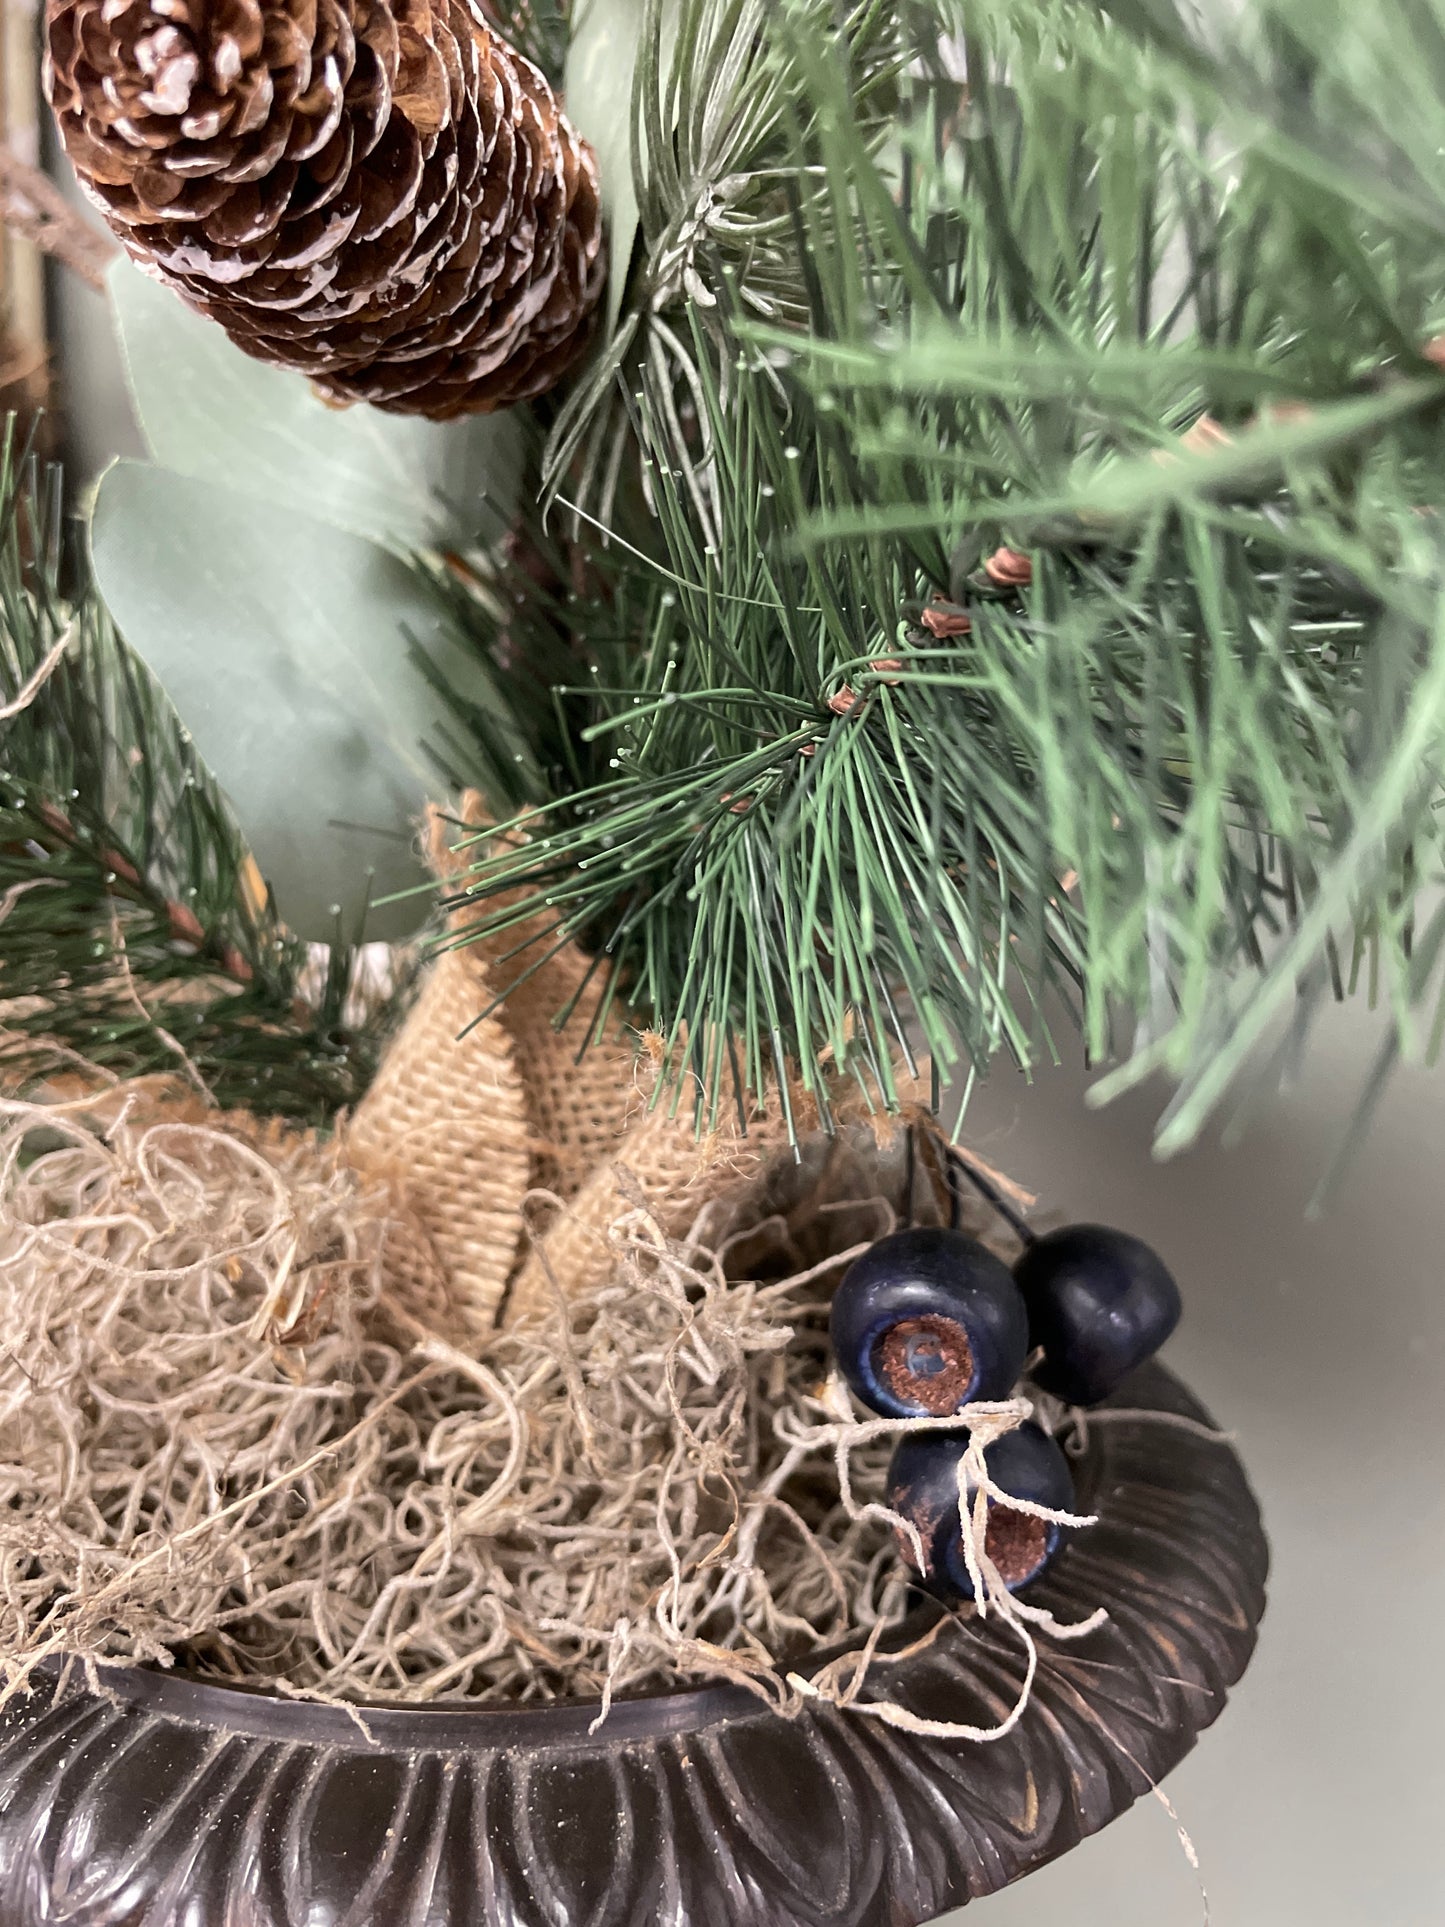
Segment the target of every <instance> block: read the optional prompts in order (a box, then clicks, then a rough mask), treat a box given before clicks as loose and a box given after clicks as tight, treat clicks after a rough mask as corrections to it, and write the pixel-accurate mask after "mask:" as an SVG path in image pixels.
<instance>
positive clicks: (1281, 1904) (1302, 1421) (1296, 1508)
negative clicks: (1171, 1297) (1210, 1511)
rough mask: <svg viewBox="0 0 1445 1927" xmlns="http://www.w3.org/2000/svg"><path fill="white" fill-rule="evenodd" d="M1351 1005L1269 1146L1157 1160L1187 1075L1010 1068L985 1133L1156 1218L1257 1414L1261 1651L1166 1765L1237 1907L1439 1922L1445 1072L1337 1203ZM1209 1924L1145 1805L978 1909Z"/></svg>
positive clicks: (1382, 1925) (1088, 1921)
mask: <svg viewBox="0 0 1445 1927" xmlns="http://www.w3.org/2000/svg"><path fill="white" fill-rule="evenodd" d="M1373 1034H1374V1030H1373V1025H1372V1024H1371V1022H1370V1021H1369V1019H1368V1018H1367V1017H1366V1016H1365V1015H1364V1013H1362V1012H1361V1011H1360V1010H1359V1009H1358V1008H1354V1009H1349V1008H1347V1009H1345V1010H1343V1011H1340V1012H1336V1013H1333V1014H1332V1016H1331V1019H1330V1020H1329V1021H1328V1022H1327V1023H1326V1025H1325V1026H1324V1028H1323V1030H1322V1032H1321V1034H1320V1036H1319V1037H1318V1038H1317V1040H1316V1048H1315V1052H1314V1055H1313V1057H1312V1058H1311V1060H1310V1062H1309V1064H1308V1067H1307V1069H1306V1071H1305V1073H1304V1075H1303V1077H1302V1080H1301V1082H1300V1083H1299V1085H1298V1086H1297V1087H1296V1088H1295V1089H1294V1090H1293V1091H1291V1092H1288V1093H1285V1094H1282V1095H1280V1096H1279V1097H1278V1098H1277V1099H1275V1100H1273V1101H1272V1102H1270V1103H1269V1104H1268V1105H1267V1106H1266V1108H1265V1109H1264V1111H1263V1113H1262V1114H1261V1115H1260V1116H1259V1118H1258V1119H1257V1121H1256V1122H1255V1124H1254V1127H1253V1129H1252V1130H1251V1131H1250V1132H1249V1133H1248V1135H1247V1136H1246V1137H1245V1139H1244V1141H1243V1142H1242V1143H1241V1144H1240V1145H1239V1146H1238V1147H1237V1148H1235V1149H1233V1150H1228V1151H1226V1150H1224V1149H1222V1148H1221V1147H1220V1145H1219V1143H1218V1141H1217V1139H1216V1140H1214V1141H1211V1142H1209V1143H1206V1144H1204V1145H1202V1146H1201V1147H1199V1148H1198V1149H1196V1150H1195V1151H1194V1152H1192V1153H1190V1154H1189V1155H1187V1156H1185V1157H1183V1158H1181V1159H1179V1160H1177V1161H1175V1162H1173V1163H1170V1164H1166V1165H1157V1164H1154V1163H1153V1162H1152V1161H1151V1159H1150V1156H1149V1140H1150V1130H1151V1125H1152V1123H1153V1120H1154V1118H1155V1116H1156V1114H1157V1112H1158V1109H1159V1108H1160V1105H1161V1103H1162V1098H1163V1093H1161V1092H1156V1093H1152V1094H1143V1095H1140V1096H1138V1097H1136V1098H1135V1099H1133V1100H1130V1101H1129V1102H1126V1103H1122V1104H1119V1105H1117V1106H1112V1107H1110V1108H1109V1109H1106V1110H1103V1111H1091V1110H1088V1109H1086V1107H1085V1104H1084V1101H1083V1092H1084V1089H1085V1087H1086V1084H1087V1079H1086V1077H1085V1076H1084V1075H1083V1073H1082V1072H1081V1071H1079V1070H1076V1069H1069V1070H1063V1071H1058V1072H1054V1073H1051V1074H1048V1075H1046V1076H1043V1077H1041V1078H1040V1079H1039V1081H1038V1082H1037V1083H1036V1084H1035V1085H1034V1086H1033V1087H1032V1088H1029V1087H1026V1086H1025V1085H1023V1084H1022V1082H1021V1081H1020V1080H1018V1079H1017V1078H1015V1077H1014V1076H1013V1075H1012V1074H1010V1073H1002V1074H1000V1075H998V1076H996V1077H995V1079H994V1080H993V1082H992V1083H991V1084H990V1086H989V1087H988V1088H986V1090H985V1091H984V1093H983V1095H982V1098H981V1100H980V1101H979V1102H978V1103H977V1105H976V1107H975V1108H974V1110H973V1111H972V1112H971V1114H970V1116H971V1123H972V1129H971V1131H970V1133H969V1136H970V1141H971V1142H973V1143H975V1144H976V1145H977V1146H978V1148H979V1149H980V1150H981V1151H982V1152H983V1153H984V1155H985V1156H987V1157H988V1158H990V1160H991V1161H993V1162H994V1163H996V1164H998V1165H1000V1166H1003V1167H1004V1168H1006V1169H1008V1170H1009V1171H1010V1172H1011V1173H1012V1174H1013V1175H1014V1176H1015V1177H1016V1178H1018V1179H1019V1180H1020V1181H1021V1182H1024V1183H1026V1184H1028V1185H1029V1187H1030V1188H1031V1189H1035V1190H1038V1191H1040V1192H1042V1193H1043V1194H1044V1201H1045V1202H1046V1203H1047V1204H1049V1205H1050V1206H1053V1207H1057V1208H1059V1209H1061V1210H1064V1211H1067V1212H1068V1213H1070V1214H1071V1215H1072V1214H1077V1215H1079V1216H1081V1217H1089V1218H1098V1219H1102V1220H1104V1221H1105V1222H1111V1223H1114V1224H1118V1225H1121V1226H1124V1227H1126V1228H1128V1229H1129V1230H1131V1231H1135V1232H1137V1233H1139V1234H1140V1235H1141V1236H1143V1237H1145V1238H1147V1239H1149V1240H1150V1241H1151V1242H1152V1243H1154V1244H1155V1245H1156V1246H1157V1247H1158V1249H1159V1250H1160V1251H1162V1252H1163V1253H1165V1254H1166V1256H1167V1257H1168V1259H1169V1261H1170V1262H1171V1264H1172V1265H1173V1266H1174V1268H1175V1269H1176V1271H1177V1274H1178V1276H1179V1279H1180V1282H1181V1284H1182V1285H1183V1287H1184V1291H1185V1320H1184V1323H1183V1325H1182V1326H1181V1328H1180V1330H1179V1332H1178V1334H1177V1336H1176V1337H1175V1339H1174V1340H1173V1341H1172V1343H1171V1345H1170V1346H1169V1348H1168V1352H1167V1353H1166V1356H1167V1357H1168V1359H1169V1361H1170V1363H1171V1364H1173V1365H1174V1366H1175V1368H1176V1369H1177V1370H1179V1371H1181V1372H1182V1373H1183V1374H1184V1375H1185V1376H1186V1377H1187V1378H1188V1379H1189V1380H1190V1382H1191V1383H1192V1384H1193V1386H1194V1387H1195V1389H1196V1390H1197V1391H1198V1392H1199V1394H1200V1395H1201V1396H1202V1397H1203V1398H1204V1400H1205V1401H1206V1403H1207V1404H1209V1405H1210V1406H1211V1407H1212V1409H1213V1411H1214V1413H1215V1415H1216V1417H1217V1418H1218V1419H1219V1420H1220V1422H1221V1423H1222V1424H1224V1425H1227V1426H1228V1427H1230V1428H1231V1429H1232V1430H1234V1431H1235V1432H1236V1433H1237V1435H1238V1441H1239V1450H1240V1451H1241V1453H1242V1454H1243V1456H1244V1458H1245V1460H1246V1462H1247V1464H1248V1466H1249V1469H1250V1472H1251V1474H1252V1477H1253V1480H1254V1484H1255V1489H1256V1491H1257V1492H1258V1494H1259V1496H1260V1499H1261V1501H1262V1502H1263V1506H1264V1512H1265V1518H1266V1523H1267V1525H1268V1528H1269V1532H1270V1537H1271V1540H1272V1543H1273V1555H1274V1569H1273V1575H1272V1581H1271V1587H1270V1605H1269V1612H1268V1616H1267V1617H1266V1620H1265V1623H1264V1629H1263V1635H1262V1640H1261V1644H1260V1648H1259V1652H1258V1655H1257V1657H1256V1659H1255V1662H1254V1664H1253V1666H1252V1668H1251V1670H1250V1671H1249V1672H1248V1673H1247V1674H1246V1676H1245V1678H1244V1680H1243V1682H1242V1683H1241V1685H1240V1687H1239V1688H1238V1690H1237V1693H1236V1695H1235V1698H1234V1699H1233V1700H1232V1702H1231V1704H1230V1705H1229V1707H1228V1708H1227V1709H1226V1711H1225V1713H1224V1715H1223V1717H1222V1719H1221V1720H1220V1722H1219V1723H1218V1725H1217V1726H1216V1727H1215V1728H1214V1729H1213V1730H1212V1731H1210V1732H1208V1733H1206V1734H1205V1735H1204V1737H1203V1739H1202V1740H1201V1742H1200V1744H1199V1747H1198V1750H1197V1751H1196V1752H1195V1753H1194V1754H1193V1755H1192V1756H1191V1758H1190V1759H1189V1760H1188V1761H1187V1762H1186V1763H1185V1764H1184V1765H1183V1766H1182V1767H1181V1768H1180V1769H1179V1771H1178V1772H1177V1773H1175V1774H1174V1775H1172V1776H1171V1778H1170V1779H1169V1780H1168V1781H1167V1783H1166V1785H1167V1790H1168V1793H1169V1795H1170V1797H1171V1799H1172V1800H1173V1802H1174V1804H1175V1806H1176V1807H1177V1809H1178V1811H1179V1814H1180V1817H1181V1819H1182V1820H1183V1822H1184V1824H1185V1826H1186V1827H1187V1828H1188V1829H1189V1832H1190V1834H1191V1835H1192V1837H1193V1840H1194V1842H1195V1845H1196V1847H1197V1849H1198V1851H1199V1856H1200V1861H1201V1866H1202V1871H1203V1877H1204V1881H1205V1883H1206V1886H1207V1888H1208V1892H1209V1895H1210V1899H1211V1901H1212V1905H1213V1918H1214V1921H1215V1923H1216V1927H1441V1923H1445V1865H1442V1845H1441V1809H1442V1807H1445V1662H1442V1650H1445V1649H1442V1638H1441V1634H1442V1628H1445V1531H1442V1527H1445V1490H1442V1484H1445V1482H1442V1470H1445V1437H1442V1409H1441V1408H1442V1403H1445V1289H1442V1271H1445V1264H1442V1249H1445V1236H1442V1232H1445V1159H1442V1149H1445V1069H1442V1071H1441V1072H1440V1073H1438V1074H1434V1075H1432V1074H1429V1073H1425V1072H1406V1073H1404V1074H1402V1075H1401V1076H1400V1077H1399V1078H1398V1079H1397V1080H1396V1082H1395V1083H1394V1085H1393V1086H1392V1087H1391V1088H1390V1090H1389V1092H1388V1095H1387V1097H1386V1100H1385V1103H1384V1106H1383V1108H1382V1110H1381V1112H1380V1114H1379V1117H1378V1119H1377V1121H1376V1124H1375V1127H1374V1129H1373V1132H1372V1134H1371V1136H1370V1139H1369V1141H1368V1142H1367V1144H1366V1145H1365V1146H1364V1148H1363V1150H1362V1151H1361V1152H1360V1154H1359V1155H1358V1157H1357V1158H1356V1160H1355V1162H1354V1163H1353V1165H1352V1166H1351V1168H1350V1169H1349V1171H1348V1173H1347V1176H1346V1178H1345V1181H1344V1182H1343V1184H1342V1186H1341V1187H1340V1190H1339V1192H1338V1195H1337V1197H1336V1199H1335V1201H1334V1203H1333V1205H1332V1206H1331V1208H1330V1209H1329V1211H1328V1213H1327V1215H1326V1216H1324V1217H1323V1218H1322V1219H1320V1220H1318V1221H1314V1222H1307V1221H1306V1220H1305V1218H1304V1215H1303V1214H1304V1209H1305V1206H1306V1204H1307V1202H1308V1200H1309V1197H1310V1195H1311V1193H1312V1191H1313V1189H1314V1186H1315V1183H1316V1181H1317V1179H1318V1178H1319V1176H1320V1173H1321V1171H1322V1170H1323V1168H1324V1166H1325V1163H1326V1160H1327V1156H1328V1152H1329V1150H1330V1148H1331V1147H1332V1142H1333V1137H1334V1133H1335V1132H1336V1131H1337V1130H1338V1129H1339V1127H1340V1125H1341V1123H1342V1121H1343V1119H1344V1118H1345V1117H1346V1116H1347V1115H1348V1109H1349V1105H1350V1101H1351V1099H1352V1097H1353V1095H1354V1092H1355V1090H1356V1088H1357V1085H1358V1081H1359V1079H1360V1078H1361V1077H1362V1075H1363V1073H1364V1069H1365V1066H1366V1063H1367V1060H1368V1058H1369V1055H1370V1042H1371V1039H1372V1036H1373ZM965 1918H966V1919H967V1921H968V1922H969V1923H970V1927H972V1924H973V1923H977V1927H1040V1924H1041V1923H1043V1922H1049V1923H1055V1922H1070V1923H1074V1924H1075V1927H1198V1923H1199V1922H1200V1920H1201V1918H1202V1908H1201V1902H1200V1897H1199V1891H1198V1887H1197V1885H1196V1881H1195V1876H1194V1875H1193V1873H1192V1872H1191V1870H1190V1868H1189V1866H1188V1864H1187V1863H1186V1861H1185V1859H1184V1856H1183V1854H1182V1852H1181V1850H1180V1847H1179V1843H1178V1841H1177V1839H1176V1837H1175V1833H1174V1828H1173V1824H1172V1822H1171V1821H1170V1820H1169V1818H1168V1817H1167V1815H1166V1814H1165V1813H1164V1811H1163V1809H1162V1808H1161V1807H1160V1806H1159V1805H1158V1803H1157V1802H1156V1801H1154V1800H1151V1799H1147V1798H1146V1799H1145V1800H1143V1801H1141V1802H1140V1803H1139V1805H1138V1806H1137V1807H1135V1808H1134V1810H1133V1811H1132V1812H1131V1813H1129V1814H1128V1815H1126V1816H1125V1817H1124V1818H1123V1819H1121V1820H1120V1821H1118V1822H1116V1824H1115V1825H1114V1826H1112V1827H1110V1828H1109V1829H1107V1830H1106V1831H1105V1832H1104V1833H1103V1834H1101V1835H1099V1836H1098V1837H1097V1838H1095V1839H1094V1840H1092V1841H1089V1842H1087V1843H1086V1844H1085V1845H1084V1846H1083V1847H1081V1848H1079V1849H1078V1850H1077V1851H1075V1852H1074V1853H1073V1854H1071V1855H1069V1856H1067V1857H1066V1858H1065V1859H1064V1860H1062V1861H1060V1862H1058V1863H1057V1864H1056V1865H1054V1866H1052V1867H1049V1868H1046V1869H1044V1870H1042V1871H1041V1872H1039V1873H1037V1874H1034V1875H1032V1876H1031V1877H1030V1878H1029V1879H1027V1880H1025V1881H1023V1882H1022V1883H1021V1884H1020V1885H1019V1886H1017V1887H1015V1888H1013V1889H1011V1890H1010V1891H1009V1892H1007V1893H1004V1894H1001V1895H999V1896H997V1897H996V1898H994V1899H992V1900H988V1901H985V1902H982V1903H980V1904H978V1905H977V1906H976V1907H974V1908H972V1909H971V1910H970V1911H969V1912H968V1914H967V1915H966V1916H964V1915H954V1916H951V1917H950V1922H951V1923H954V1922H958V1923H961V1922H962V1921H963V1920H964V1919H965Z"/></svg>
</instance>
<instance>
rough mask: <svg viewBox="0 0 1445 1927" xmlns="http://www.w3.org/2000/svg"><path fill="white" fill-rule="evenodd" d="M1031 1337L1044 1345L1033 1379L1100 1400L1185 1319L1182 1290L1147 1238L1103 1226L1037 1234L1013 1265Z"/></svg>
mask: <svg viewBox="0 0 1445 1927" xmlns="http://www.w3.org/2000/svg"><path fill="white" fill-rule="evenodd" d="M1014 1276H1015V1277H1016V1278H1017V1279H1018V1283H1019V1290H1020V1291H1021V1292H1022V1293H1023V1298H1024V1303H1025V1304H1026V1305H1027V1307H1028V1317H1029V1340H1030V1343H1031V1344H1033V1345H1041V1346H1042V1347H1043V1351H1044V1356H1043V1360H1042V1363H1041V1364H1040V1365H1039V1366H1038V1367H1037V1368H1036V1370H1035V1372H1034V1378H1035V1379H1036V1380H1037V1382H1038V1383H1039V1384H1040V1385H1041V1386H1042V1387H1043V1389H1044V1390H1045V1391H1046V1392H1053V1393H1055V1394H1056V1395H1057V1396H1058V1397H1059V1398H1064V1399H1067V1400H1068V1401H1069V1403H1070V1404H1071V1405H1095V1404H1097V1403H1098V1401H1099V1400H1100V1399H1101V1398H1107V1397H1108V1395H1109V1393H1110V1392H1112V1391H1113V1390H1114V1389H1115V1387H1116V1386H1118V1385H1119V1384H1120V1383H1121V1382H1122V1381H1123V1380H1124V1379H1125V1378H1127V1377H1128V1375H1129V1373H1130V1372H1132V1371H1133V1370H1134V1367H1135V1366H1136V1365H1142V1364H1143V1363H1144V1360H1145V1359H1146V1358H1152V1357H1153V1355H1154V1353H1155V1352H1157V1351H1158V1349H1159V1347H1160V1346H1161V1345H1162V1344H1163V1343H1164V1341H1165V1339H1166V1338H1167V1337H1168V1336H1169V1334H1170V1332H1172V1331H1173V1329H1174V1327H1175V1326H1176V1325H1177V1324H1178V1323H1179V1314H1180V1310H1181V1308H1182V1307H1181V1304H1180V1299H1179V1287H1178V1285H1176V1284H1175V1282H1174V1280H1173V1278H1172V1277H1171V1275H1170V1273H1169V1272H1168V1271H1167V1270H1166V1268H1165V1266H1164V1262H1163V1260H1162V1259H1161V1258H1160V1257H1159V1254H1158V1253H1157V1252H1156V1251H1153V1250H1152V1249H1151V1248H1150V1247H1149V1246H1148V1245H1146V1244H1145V1243H1144V1241H1143V1240H1142V1239H1141V1238H1133V1237H1131V1236H1130V1235H1129V1233H1128V1232H1127V1231H1110V1230H1109V1229H1108V1228H1107V1226H1105V1225H1101V1224H1071V1225H1065V1226H1064V1227H1063V1228H1062V1229H1061V1230H1059V1231H1050V1232H1046V1233H1045V1235H1044V1236H1043V1237H1041V1238H1036V1239H1035V1240H1034V1242H1033V1243H1032V1244H1031V1245H1030V1246H1029V1248H1028V1249H1027V1250H1026V1251H1025V1252H1024V1254H1023V1256H1022V1257H1021V1258H1020V1259H1019V1261H1018V1263H1017V1265H1015V1267H1014Z"/></svg>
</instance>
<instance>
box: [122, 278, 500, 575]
mask: <svg viewBox="0 0 1445 1927" xmlns="http://www.w3.org/2000/svg"><path fill="white" fill-rule="evenodd" d="M108 280H109V286H110V294H111V301H112V310H113V313H114V316H115V323H116V329H117V332H118V334H119V337H120V344H121V352H122V354H123V356H124V360H125V367H126V374H127V378H128V380H129V383H130V388H131V393H132V396H133V397H134V400H135V405H136V412H137V414H138V416H139V417H140V423H141V427H142V429H143V431H144V433H145V437H146V441H147V443H148V445H149V447H150V451H151V453H152V455H153V456H154V457H155V459H156V461H157V462H159V463H160V464H161V465H162V466H163V467H165V468H171V469H174V470H176V472H177V473H178V474H181V475H192V476H195V477H197V478H198V479H200V480H203V481H207V480H208V481H214V482H219V483H221V484H223V485H224V486H225V487H227V488H233V489H240V490H243V491H245V492H246V493H248V494H253V495H257V496H260V497H262V498H263V499H264V500H266V501H268V502H272V503H278V504H279V503H285V504H289V505H291V506H293V507H295V508H299V509H302V510H304V511H305V513H306V514H308V515H310V516H314V517H316V518H317V519H318V520H320V521H323V522H330V523H332V524H333V525H334V526H335V527H337V528H340V529H349V530H350V531H351V532H352V533H353V534H356V535H364V536H368V537H370V538H371V540H373V541H376V542H382V543H385V544H386V545H387V546H389V547H392V548H396V549H401V550H405V549H410V548H418V547H422V546H424V545H427V544H433V543H435V544H441V545H446V544H448V543H451V542H459V541H464V540H467V539H470V538H472V537H474V536H478V535H480V536H482V537H491V536H495V535H496V534H498V533H499V532H500V531H501V529H502V528H503V527H504V526H505V525H506V523H507V521H508V520H509V518H510V516H511V513H512V510H513V507H514V505H515V503H516V499H517V478H518V475H519V474H520V472H521V469H522V452H523V450H522V426H521V423H520V422H519V421H518V420H517V419H516V417H515V416H512V415H487V416H475V417H473V418H472V419H470V420H468V421H460V422H429V421H421V420H418V419H416V418H414V417H412V416H406V415H386V414H383V413H381V411H380V410H378V409H375V408H372V407H369V406H367V405H366V404H360V405H358V406H357V407H354V408H333V407H329V406H328V405H327V404H326V403H325V402H323V401H321V400H320V399H319V397H318V396H317V395H316V394H315V393H314V392H313V391H312V388H311V385H310V383H309V382H308V381H307V380H306V378H305V376H304V375H299V374H296V373H293V372H291V371H289V370H287V369H284V368H275V367H272V366H271V365H270V364H269V363H267V362H263V361H256V360H255V359H253V357H252V356H250V355H247V354H243V353H242V351H241V350H240V349H239V348H238V347H237V346H236V345H235V343H234V342H233V341H232V340H231V339H230V338H229V336H228V335H226V333H225V332H224V330H223V329H221V328H220V327H218V326H217V324H216V323H215V322H214V321H209V320H207V319H206V318H205V317H204V316H203V315H199V314H196V313H195V312H194V311H193V310H192V309H190V308H188V307H187V306H186V304H185V303H184V302H183V301H182V300H181V299H180V297H179V296H178V295H176V294H174V293H172V291H171V290H170V289H169V288H166V287H164V286H162V285H161V284H160V283H159V282H157V281H153V280H152V279H151V278H150V277H149V276H148V275H145V274H142V273H141V271H140V269H139V268H137V267H135V266H134V265H133V263H131V262H130V261H129V260H127V259H126V258H125V257H124V256H122V257H120V258H119V259H118V260H117V261H116V262H115V263H114V265H113V266H112V267H111V269H110V272H109V276H108Z"/></svg>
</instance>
